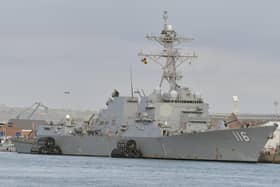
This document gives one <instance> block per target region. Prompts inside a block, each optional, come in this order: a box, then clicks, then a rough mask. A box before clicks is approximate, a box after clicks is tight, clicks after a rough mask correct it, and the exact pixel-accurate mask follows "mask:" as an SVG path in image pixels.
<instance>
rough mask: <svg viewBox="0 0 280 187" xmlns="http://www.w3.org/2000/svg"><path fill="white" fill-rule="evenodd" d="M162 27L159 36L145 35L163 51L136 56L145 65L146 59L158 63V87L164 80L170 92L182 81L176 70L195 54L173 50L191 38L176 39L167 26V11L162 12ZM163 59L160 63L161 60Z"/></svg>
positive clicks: (168, 25) (194, 56) (169, 26)
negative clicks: (160, 72)
mask: <svg viewBox="0 0 280 187" xmlns="http://www.w3.org/2000/svg"><path fill="white" fill-rule="evenodd" d="M163 20H164V27H163V30H162V31H161V34H160V36H154V35H147V36H146V38H147V39H148V40H153V41H156V42H158V43H159V44H160V45H161V46H163V50H162V51H161V53H159V54H154V53H143V52H140V53H139V54H138V55H139V56H141V57H143V59H142V61H143V62H144V63H145V64H146V63H147V59H150V60H152V61H154V62H156V63H158V64H159V65H160V66H161V68H162V70H163V73H162V77H161V81H160V85H159V87H160V88H161V87H162V84H163V80H166V81H167V82H168V84H169V92H171V91H172V90H177V88H178V84H177V80H181V79H182V75H179V73H178V72H177V68H178V67H179V66H180V65H182V64H183V63H184V62H189V63H191V61H192V60H193V59H194V58H196V57H197V56H196V55H195V53H192V54H188V53H186V54H182V53H180V51H179V49H177V48H175V46H177V45H179V44H181V43H183V42H190V41H192V40H193V39H192V38H184V37H178V36H177V33H176V31H175V30H173V28H172V25H170V24H168V15H167V11H164V14H163ZM162 59H165V61H164V62H163V63H162V62H161V60H162Z"/></svg>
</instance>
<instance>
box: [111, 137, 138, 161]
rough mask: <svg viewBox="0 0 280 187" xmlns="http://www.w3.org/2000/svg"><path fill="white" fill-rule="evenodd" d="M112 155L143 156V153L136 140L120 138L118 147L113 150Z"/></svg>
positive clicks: (119, 156)
mask: <svg viewBox="0 0 280 187" xmlns="http://www.w3.org/2000/svg"><path fill="white" fill-rule="evenodd" d="M111 157H114V158H141V157H142V153H141V151H140V150H138V149H137V144H136V141H135V140H132V139H130V140H120V141H119V142H118V143H117V148H115V149H113V150H112V152H111Z"/></svg>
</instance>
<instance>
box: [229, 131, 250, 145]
mask: <svg viewBox="0 0 280 187" xmlns="http://www.w3.org/2000/svg"><path fill="white" fill-rule="evenodd" d="M232 134H233V136H234V137H235V139H236V140H237V141H238V142H249V141H250V138H249V136H248V135H247V134H246V132H245V131H240V132H239V131H232Z"/></svg>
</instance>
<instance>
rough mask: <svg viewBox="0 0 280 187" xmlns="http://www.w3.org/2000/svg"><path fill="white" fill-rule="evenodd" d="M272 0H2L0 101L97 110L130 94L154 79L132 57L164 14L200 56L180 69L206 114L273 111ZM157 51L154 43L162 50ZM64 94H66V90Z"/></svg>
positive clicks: (275, 41)
mask: <svg viewBox="0 0 280 187" xmlns="http://www.w3.org/2000/svg"><path fill="white" fill-rule="evenodd" d="M279 7H280V3H279V2H278V1H273V0H267V1H257V0H245V1H244V0H235V1H224V0H211V1H205V0H203V1H202V0H188V1H176V0H172V1H171V0H170V1H161V0H157V1H151V0H141V1H131V0H123V1H122V0H119V1H116V0H112V1H109V0H102V1H92V0H79V1H77V0H24V1H22V0H9V1H5V0H0V74H1V79H0V85H1V91H0V104H6V105H10V106H30V105H32V104H33V103H34V102H35V101H41V102H43V103H44V104H45V105H48V106H49V107H55V108H63V107H67V108H74V109H92V110H96V109H99V108H102V107H104V106H105V105H104V103H105V102H106V100H107V98H108V97H109V96H110V94H111V92H112V90H113V89H114V88H117V89H118V90H120V93H121V94H122V95H128V94H129V89H130V85H129V66H130V65H132V67H133V72H134V73H133V74H134V75H133V76H134V77H133V79H134V87H135V88H144V90H145V91H146V93H149V92H150V91H152V89H153V88H156V87H157V86H158V84H159V80H160V76H161V72H160V71H159V70H160V69H159V67H158V66H157V65H156V64H153V63H149V64H148V65H143V64H141V62H140V58H139V57H137V53H138V52H139V51H140V50H141V49H154V48H155V46H156V47H158V45H156V44H155V43H152V42H151V41H147V40H146V39H145V38H144V36H145V35H146V34H147V33H155V34H158V33H160V31H161V29H162V25H163V21H162V13H163V11H164V10H168V12H169V22H170V23H171V24H172V25H173V27H174V28H175V29H176V31H177V33H178V34H179V35H182V36H189V37H194V38H195V40H194V41H193V42H192V43H191V44H188V45H184V46H183V47H186V48H187V49H192V50H195V51H196V53H197V54H198V55H199V58H198V59H197V60H196V61H195V63H194V64H193V65H191V66H189V65H184V66H182V69H181V71H182V72H183V75H184V79H183V81H182V84H184V85H187V86H189V87H190V88H191V89H192V90H194V91H195V92H199V93H201V95H202V96H203V97H204V98H205V100H206V101H207V102H208V103H209V105H210V111H211V112H231V110H232V96H233V95H238V96H239V98H240V112H249V113H272V112H273V111H274V106H273V101H274V100H278V101H280V84H279V77H280V74H279V69H280V62H279V59H280V51H279V49H280V47H279V43H280V34H279V33H280V24H279V17H280V11H279ZM159 49H160V48H159ZM64 91H70V92H71V94H70V95H65V94H64Z"/></svg>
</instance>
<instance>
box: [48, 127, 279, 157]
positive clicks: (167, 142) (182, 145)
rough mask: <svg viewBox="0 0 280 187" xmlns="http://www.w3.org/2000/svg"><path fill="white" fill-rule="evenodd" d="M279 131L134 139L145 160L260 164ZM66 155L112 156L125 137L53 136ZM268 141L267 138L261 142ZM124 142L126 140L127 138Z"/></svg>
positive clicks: (258, 129) (206, 133)
mask: <svg viewBox="0 0 280 187" xmlns="http://www.w3.org/2000/svg"><path fill="white" fill-rule="evenodd" d="M275 128H276V127H274V126H270V127H256V128H247V129H226V130H216V131H208V132H201V133H195V134H184V135H178V136H163V137H154V138H153V137H126V138H125V139H134V140H136V142H137V147H138V148H139V149H140V150H141V152H142V154H143V157H145V158H165V159H195V160H217V161H245V162H256V161H257V160H258V157H259V155H260V152H261V150H262V149H263V147H264V145H265V143H266V142H267V138H268V136H269V135H270V134H272V133H273V131H274V130H275ZM233 131H234V132H236V131H238V132H241V131H242V132H246V134H247V135H248V137H249V138H250V141H248V142H246V141H238V140H237V139H236V138H235V136H234V135H233V133H232V132H233ZM53 137H54V138H55V140H56V144H57V145H59V146H60V147H61V149H62V152H63V154H65V155H87V156H110V154H111V152H112V150H113V149H114V148H116V144H117V142H118V140H120V138H121V137H117V136H53ZM259 137H264V138H262V139H261V138H259ZM123 138H124V137H123Z"/></svg>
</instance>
